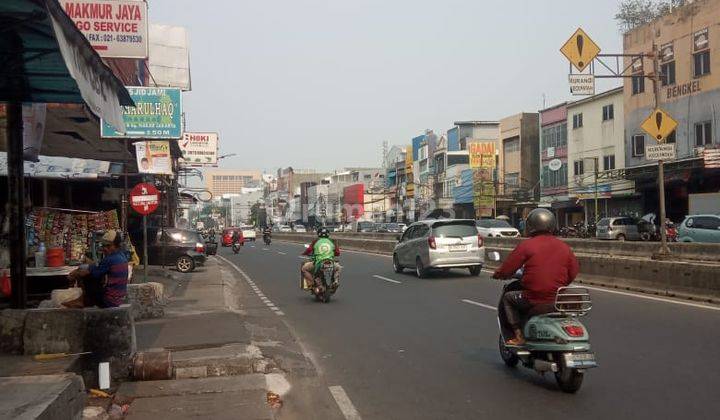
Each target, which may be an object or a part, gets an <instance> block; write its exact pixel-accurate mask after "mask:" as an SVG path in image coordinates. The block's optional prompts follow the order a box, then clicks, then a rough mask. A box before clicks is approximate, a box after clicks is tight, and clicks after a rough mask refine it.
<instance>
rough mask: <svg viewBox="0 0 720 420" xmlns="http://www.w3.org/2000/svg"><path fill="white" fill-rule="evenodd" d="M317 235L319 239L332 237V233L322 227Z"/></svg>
mask: <svg viewBox="0 0 720 420" xmlns="http://www.w3.org/2000/svg"><path fill="white" fill-rule="evenodd" d="M317 234H318V237H319V238H327V237H329V236H330V231H329V230H328V228H326V227H321V228H320V229H318V230H317Z"/></svg>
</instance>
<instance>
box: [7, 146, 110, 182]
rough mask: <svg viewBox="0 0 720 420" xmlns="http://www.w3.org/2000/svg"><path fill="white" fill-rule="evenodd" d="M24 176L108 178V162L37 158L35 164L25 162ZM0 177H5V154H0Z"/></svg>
mask: <svg viewBox="0 0 720 420" xmlns="http://www.w3.org/2000/svg"><path fill="white" fill-rule="evenodd" d="M23 171H24V173H25V176H29V177H34V178H60V179H77V178H89V179H95V178H102V177H108V176H110V172H111V170H110V162H106V161H102V160H92V159H78V158H69V157H63V156H38V161H37V162H30V161H27V160H26V161H25V163H24V169H23ZM0 176H7V153H6V152H0Z"/></svg>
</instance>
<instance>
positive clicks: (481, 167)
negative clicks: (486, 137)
mask: <svg viewBox="0 0 720 420" xmlns="http://www.w3.org/2000/svg"><path fill="white" fill-rule="evenodd" d="M468 153H469V155H470V168H471V169H472V170H473V183H472V185H473V206H474V207H475V217H477V218H481V217H491V216H492V215H493V211H494V208H495V184H494V183H493V171H494V169H495V142H492V141H484V142H483V141H471V142H468Z"/></svg>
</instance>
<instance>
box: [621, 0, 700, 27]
mask: <svg viewBox="0 0 720 420" xmlns="http://www.w3.org/2000/svg"><path fill="white" fill-rule="evenodd" d="M685 3H687V0H660V1H657V0H655V1H653V0H623V1H622V2H620V6H619V9H618V12H617V13H616V14H615V20H616V21H617V22H618V25H619V26H620V30H622V31H623V32H628V31H631V30H633V29H635V28H637V27H638V26H642V25H645V24H646V23H650V22H652V21H654V20H655V19H657V18H660V17H662V16H665V15H667V14H669V13H671V12H672V11H673V10H674V9H676V8H678V7H680V6H683V5H685Z"/></svg>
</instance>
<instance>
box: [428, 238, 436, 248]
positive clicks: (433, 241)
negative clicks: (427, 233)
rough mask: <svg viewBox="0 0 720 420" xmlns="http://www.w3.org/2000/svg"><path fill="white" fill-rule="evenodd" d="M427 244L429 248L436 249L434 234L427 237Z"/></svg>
mask: <svg viewBox="0 0 720 420" xmlns="http://www.w3.org/2000/svg"><path fill="white" fill-rule="evenodd" d="M428 246H429V247H430V249H437V243H436V242H435V237H434V236H431V237H429V238H428Z"/></svg>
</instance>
